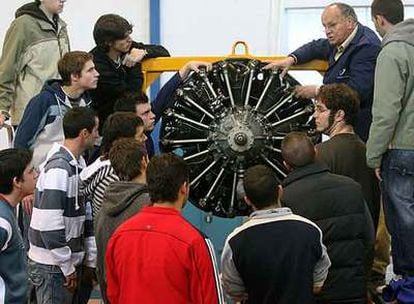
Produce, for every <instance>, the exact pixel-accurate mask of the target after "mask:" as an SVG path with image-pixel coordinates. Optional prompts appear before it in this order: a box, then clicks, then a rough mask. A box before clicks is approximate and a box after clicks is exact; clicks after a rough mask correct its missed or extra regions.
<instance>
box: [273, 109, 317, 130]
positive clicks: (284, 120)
mask: <svg viewBox="0 0 414 304" xmlns="http://www.w3.org/2000/svg"><path fill="white" fill-rule="evenodd" d="M306 113H309V110H308V109H304V110H302V111H300V112H298V113H296V114H293V115H291V116H289V117H286V118H284V119H282V120H279V121H277V122H275V123H272V124H271V125H270V126H271V127H272V128H274V127H276V126H278V125H281V124H283V123H285V122H287V121H289V120H292V119H294V118H296V117H299V116H301V115H303V114H306Z"/></svg>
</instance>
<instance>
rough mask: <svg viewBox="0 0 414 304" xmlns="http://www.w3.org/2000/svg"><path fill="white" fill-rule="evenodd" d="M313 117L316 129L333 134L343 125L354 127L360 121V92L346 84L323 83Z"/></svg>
mask: <svg viewBox="0 0 414 304" xmlns="http://www.w3.org/2000/svg"><path fill="white" fill-rule="evenodd" d="M316 100H317V102H316V106H315V112H314V113H313V117H314V118H315V123H316V130H317V131H318V132H321V133H324V134H326V135H329V136H332V135H334V134H335V132H336V131H338V130H339V129H340V128H342V127H343V126H350V127H353V126H355V125H356V123H357V121H358V111H359V98H358V93H357V92H355V91H354V90H353V89H351V88H350V87H349V86H347V85H346V84H343V83H340V84H328V85H323V86H322V87H321V88H320V90H319V93H318V95H317V96H316Z"/></svg>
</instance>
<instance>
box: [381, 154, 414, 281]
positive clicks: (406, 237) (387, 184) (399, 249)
mask: <svg viewBox="0 0 414 304" xmlns="http://www.w3.org/2000/svg"><path fill="white" fill-rule="evenodd" d="M381 175H382V179H383V181H382V182H381V191H382V194H383V203H384V214H385V223H386V225H387V228H388V231H389V233H390V235H391V248H392V250H391V251H392V260H393V266H394V272H395V273H396V274H399V275H403V276H414V150H388V151H387V153H386V154H385V155H384V157H383V160H382V164H381Z"/></svg>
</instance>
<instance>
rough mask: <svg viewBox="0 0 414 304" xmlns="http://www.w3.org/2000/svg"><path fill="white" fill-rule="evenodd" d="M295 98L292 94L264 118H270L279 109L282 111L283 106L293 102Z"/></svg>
mask: <svg viewBox="0 0 414 304" xmlns="http://www.w3.org/2000/svg"><path fill="white" fill-rule="evenodd" d="M292 98H293V94H290V95H289V96H288V97H286V98H285V99H283V100H282V101H281V102H279V103H278V104H277V105H276V106H275V107H274V108H273V109H272V110H271V111H269V112H268V113H267V114H266V115H265V116H264V117H265V118H268V117H269V116H270V115H272V114H273V113H274V112H276V111H277V110H278V109H280V107H281V106H283V105H284V104H285V103H286V102H289V101H291V100H292Z"/></svg>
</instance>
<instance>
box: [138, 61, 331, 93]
mask: <svg viewBox="0 0 414 304" xmlns="http://www.w3.org/2000/svg"><path fill="white" fill-rule="evenodd" d="M241 57H242V58H251V59H257V60H260V61H265V60H278V59H284V58H286V57H285V56H270V57H264V56H263V57H262V56H259V57H253V56H240V55H238V56H234V55H230V56H217V57H212V56H189V57H161V58H154V59H147V60H145V61H143V62H142V72H143V74H144V84H143V88H144V90H145V89H147V88H148V87H149V86H150V85H151V84H152V82H153V81H154V80H155V79H157V78H158V76H159V75H161V73H162V72H175V71H178V70H179V69H181V68H182V67H183V66H184V65H185V64H186V63H187V62H189V61H194V60H196V61H206V62H211V63H213V62H217V61H222V60H224V59H228V58H241ZM327 68H328V63H327V62H326V61H323V60H313V61H311V62H309V63H306V64H300V65H294V66H292V67H291V70H300V71H317V72H319V73H324V72H325V71H326V70H327Z"/></svg>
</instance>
